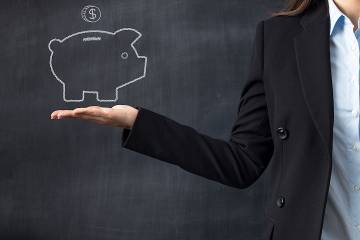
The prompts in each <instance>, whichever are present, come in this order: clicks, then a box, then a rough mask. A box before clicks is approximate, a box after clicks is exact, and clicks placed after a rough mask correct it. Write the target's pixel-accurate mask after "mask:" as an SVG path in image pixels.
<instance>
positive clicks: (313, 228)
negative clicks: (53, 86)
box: [51, 0, 360, 240]
mask: <svg viewBox="0 0 360 240" xmlns="http://www.w3.org/2000/svg"><path fill="white" fill-rule="evenodd" d="M359 16H360V1H359V0H292V1H290V2H289V6H288V8H287V9H285V10H284V11H281V12H279V13H276V14H274V15H273V16H271V17H269V18H268V19H264V20H262V21H260V22H259V23H258V24H257V26H256V35H255V41H254V45H253V52H252V58H251V64H250V69H249V74H248V78H247V79H246V84H245V85H244V88H243V91H242V93H241V98H240V103H239V107H238V116H237V119H236V121H235V123H234V125H233V128H232V132H231V137H230V139H229V141H224V140H220V139H215V138H211V137H210V136H206V135H204V134H201V133H199V132H197V131H196V130H195V129H193V128H191V127H188V126H185V125H182V124H179V123H177V122H175V121H174V120H172V119H169V118H167V117H165V116H162V115H160V114H157V113H155V112H152V111H150V110H148V109H145V108H143V107H135V108H134V107H131V106H128V105H117V106H114V107H113V108H102V107H97V106H92V107H87V108H77V109H74V110H58V111H55V112H53V113H52V115H51V118H52V119H63V118H79V119H88V120H92V121H95V122H97V123H100V124H107V125H111V126H115V127H121V128H124V131H123V135H122V146H123V147H126V148H128V149H131V150H134V151H137V152H139V153H143V154H146V155H148V156H152V157H155V158H157V159H160V160H163V161H167V162H170V163H172V164H176V165H178V166H180V167H182V168H183V169H185V170H187V171H189V172H192V173H195V174H197V175H200V176H203V177H206V178H208V179H212V180H215V181H218V182H221V183H223V184H226V185H229V186H233V187H237V188H246V187H248V186H250V185H251V184H252V183H254V182H255V181H256V180H257V179H258V178H259V176H260V175H261V174H262V172H263V171H264V169H265V168H266V167H267V166H268V164H269V163H271V164H272V168H271V171H272V176H274V179H272V180H273V181H272V183H271V184H272V185H271V186H272V195H271V197H270V201H269V202H268V204H267V206H266V216H267V218H268V225H267V229H266V236H267V237H268V239H276V240H289V239H291V240H292V239H295V240H304V239H306V240H312V239H324V240H331V239H352V240H354V239H360V201H359V200H360V191H359V190H360V187H359V186H360V185H359V186H358V185H357V184H360V174H358V173H359V172H360V171H358V170H360V167H359V166H360V162H359V161H360V142H359V45H358V42H359V38H360V31H359V30H358V29H357V28H358V19H359ZM359 21H360V19H359ZM270 160H271V161H270Z"/></svg>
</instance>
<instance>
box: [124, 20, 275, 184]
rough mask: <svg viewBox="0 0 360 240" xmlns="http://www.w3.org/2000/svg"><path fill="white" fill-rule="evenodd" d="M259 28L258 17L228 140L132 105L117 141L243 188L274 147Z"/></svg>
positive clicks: (129, 147) (189, 169) (267, 160)
mask: <svg viewBox="0 0 360 240" xmlns="http://www.w3.org/2000/svg"><path fill="white" fill-rule="evenodd" d="M263 28H264V22H263V20H261V21H260V22H259V23H258V24H257V25H256V33H255V39H254V42H253V45H252V54H251V60H250V67H249V69H248V77H247V79H245V83H244V85H243V86H244V87H243V89H242V92H241V94H240V103H239V105H238V111H237V117H236V120H235V122H234V124H233V126H232V130H231V134H230V138H229V140H227V141H225V140H222V139H216V138H213V137H210V136H207V135H205V134H202V133H200V132H198V131H196V130H195V129H193V128H192V127H189V126H186V125H183V124H180V123H178V122H176V121H174V120H172V119H170V118H168V117H165V116H163V115H160V114H158V113H155V112H153V111H151V110H149V109H146V108H144V107H139V106H136V108H137V109H138V110H139V112H138V115H137V117H136V120H135V122H134V124H133V127H132V128H131V129H124V130H123V133H122V146H123V147H125V148H127V149H130V150H133V151H136V152H138V153H142V154H145V155H147V156H150V157H154V158H156V159H159V160H163V161H166V162H169V163H172V164H175V165H177V166H179V167H181V168H182V169H184V170H186V171H188V172H191V173H193V174H196V175H199V176H202V177H205V178H207V179H210V180H213V181H217V182H220V183H222V184H225V185H228V186H232V187H236V188H245V187H248V186H250V185H251V184H252V183H254V182H255V181H256V180H257V179H258V177H259V176H260V175H261V173H262V172H263V170H264V169H265V168H266V166H267V164H268V162H269V160H270V158H271V156H272V153H273V141H272V137H271V131H270V127H269V119H268V114H267V106H266V100H265V92H264V84H263V79H262V73H263V39H264V36H263V32H264V31H263Z"/></svg>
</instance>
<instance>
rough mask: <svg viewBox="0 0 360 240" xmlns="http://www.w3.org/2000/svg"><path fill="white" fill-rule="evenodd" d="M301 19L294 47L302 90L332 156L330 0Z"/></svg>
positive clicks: (321, 3)
mask: <svg viewBox="0 0 360 240" xmlns="http://www.w3.org/2000/svg"><path fill="white" fill-rule="evenodd" d="M300 23H301V25H302V27H303V28H302V31H301V32H300V33H298V34H297V35H296V36H295V38H294V48H295V54H296V61H297V67H298V72H299V77H300V81H301V86H302V91H303V94H304V98H305V101H306V104H307V107H308V109H309V111H310V114H311V117H312V119H313V121H314V123H315V126H316V128H317V130H318V131H319V133H320V135H321V137H322V139H323V141H324V143H325V146H326V148H327V150H328V151H329V153H330V156H331V152H332V128H333V114H334V113H333V92H332V91H333V90H332V80H331V65H330V45H329V31H330V17H329V11H328V4H327V1H326V0H324V1H322V2H320V3H319V5H318V6H316V7H315V8H312V9H311V10H310V9H309V10H308V11H307V12H305V14H304V15H303V16H302V17H301V19H300Z"/></svg>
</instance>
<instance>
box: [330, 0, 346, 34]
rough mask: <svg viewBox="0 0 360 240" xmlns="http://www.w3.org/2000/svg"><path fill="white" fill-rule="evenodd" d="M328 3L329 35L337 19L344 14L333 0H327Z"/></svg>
mask: <svg viewBox="0 0 360 240" xmlns="http://www.w3.org/2000/svg"><path fill="white" fill-rule="evenodd" d="M328 3H329V15H330V35H331V34H332V32H333V30H334V27H335V24H336V23H337V22H338V21H339V19H340V18H344V17H345V16H344V14H343V13H342V12H341V11H340V9H339V8H338V7H337V6H336V4H335V3H334V0H328ZM342 20H344V19H342Z"/></svg>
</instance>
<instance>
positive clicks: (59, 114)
mask: <svg viewBox="0 0 360 240" xmlns="http://www.w3.org/2000/svg"><path fill="white" fill-rule="evenodd" d="M68 117H75V116H74V112H73V110H57V111H55V112H53V113H52V114H51V118H52V119H61V118H68Z"/></svg>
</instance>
